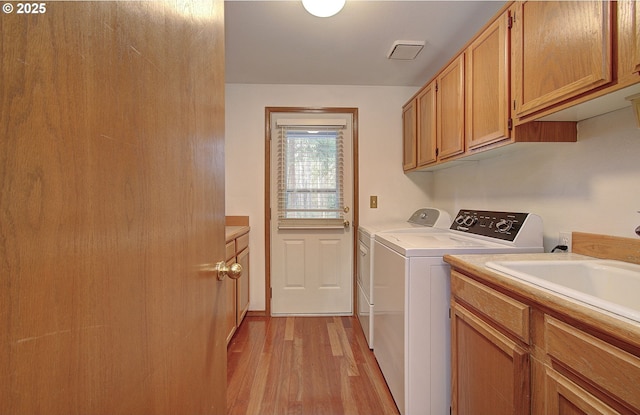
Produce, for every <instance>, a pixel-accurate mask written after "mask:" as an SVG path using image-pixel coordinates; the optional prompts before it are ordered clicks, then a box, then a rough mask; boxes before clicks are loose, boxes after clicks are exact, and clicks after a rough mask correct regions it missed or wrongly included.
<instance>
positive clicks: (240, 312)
mask: <svg viewBox="0 0 640 415" xmlns="http://www.w3.org/2000/svg"><path fill="white" fill-rule="evenodd" d="M237 260H238V264H240V265H241V266H242V275H241V276H240V278H238V279H237V280H236V326H237V327H240V323H242V319H244V316H245V314H247V310H248V309H249V248H245V249H244V250H243V251H242V252H240V253H239V254H238V256H237Z"/></svg>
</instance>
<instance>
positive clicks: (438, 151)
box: [436, 148, 440, 157]
mask: <svg viewBox="0 0 640 415" xmlns="http://www.w3.org/2000/svg"><path fill="white" fill-rule="evenodd" d="M439 154H440V149H439V148H436V157H438V155H439Z"/></svg>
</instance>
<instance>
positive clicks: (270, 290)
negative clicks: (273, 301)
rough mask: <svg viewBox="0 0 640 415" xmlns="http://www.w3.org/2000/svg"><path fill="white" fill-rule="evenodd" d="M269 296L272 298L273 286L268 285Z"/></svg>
mask: <svg viewBox="0 0 640 415" xmlns="http://www.w3.org/2000/svg"><path fill="white" fill-rule="evenodd" d="M269 298H273V287H269Z"/></svg>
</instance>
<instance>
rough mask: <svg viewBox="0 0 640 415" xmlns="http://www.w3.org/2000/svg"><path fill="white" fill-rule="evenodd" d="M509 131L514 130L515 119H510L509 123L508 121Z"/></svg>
mask: <svg viewBox="0 0 640 415" xmlns="http://www.w3.org/2000/svg"><path fill="white" fill-rule="evenodd" d="M507 129H509V130H513V118H509V121H507Z"/></svg>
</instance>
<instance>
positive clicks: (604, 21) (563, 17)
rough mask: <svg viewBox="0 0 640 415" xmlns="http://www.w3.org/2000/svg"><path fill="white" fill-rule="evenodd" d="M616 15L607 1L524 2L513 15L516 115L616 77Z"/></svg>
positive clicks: (568, 96)
mask: <svg viewBox="0 0 640 415" xmlns="http://www.w3.org/2000/svg"><path fill="white" fill-rule="evenodd" d="M611 15H612V14H611V3H610V2H607V1H605V2H600V1H591V2H589V1H557V2H538V1H529V2H525V3H522V5H521V9H520V11H519V12H517V13H516V16H515V20H514V21H515V23H514V30H515V31H516V32H517V33H518V34H517V35H516V36H515V39H516V42H517V44H516V45H515V46H514V48H515V49H516V50H517V51H518V53H519V55H518V59H517V60H516V62H514V68H515V72H516V73H515V75H514V79H515V86H514V93H515V98H516V101H517V108H516V113H517V115H519V116H524V115H527V114H530V113H532V112H535V111H538V110H541V109H544V108H545V107H546V106H549V105H551V104H554V103H557V102H560V101H562V100H564V99H568V98H570V97H572V96H576V95H578V94H580V93H583V92H586V91H589V90H591V89H594V88H596V87H597V86H600V85H604V84H606V83H608V82H611V80H612V62H611V56H612V55H611ZM540 68H544V71H541V70H540Z"/></svg>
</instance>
